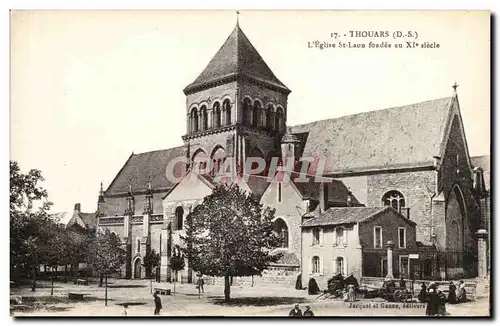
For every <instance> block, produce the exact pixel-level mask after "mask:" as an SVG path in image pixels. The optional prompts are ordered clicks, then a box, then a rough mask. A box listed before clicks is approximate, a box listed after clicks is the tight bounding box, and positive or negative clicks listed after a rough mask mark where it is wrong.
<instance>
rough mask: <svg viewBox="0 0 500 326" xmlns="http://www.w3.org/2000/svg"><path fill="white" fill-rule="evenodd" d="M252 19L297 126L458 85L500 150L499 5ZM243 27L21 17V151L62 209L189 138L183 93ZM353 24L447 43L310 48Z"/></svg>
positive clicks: (88, 15)
mask: <svg viewBox="0 0 500 326" xmlns="http://www.w3.org/2000/svg"><path fill="white" fill-rule="evenodd" d="M239 19H240V26H241V28H242V30H243V31H244V32H245V34H246V35H247V36H248V38H249V39H250V41H251V42H252V44H253V45H254V46H255V48H256V49H257V50H258V51H259V53H260V54H261V56H262V57H263V58H264V60H265V61H266V63H267V64H268V65H269V66H270V68H271V69H272V70H273V72H274V73H275V75H276V76H277V77H278V78H279V79H280V80H281V81H282V82H283V83H284V84H285V85H287V86H288V88H290V89H291V90H292V93H291V94H290V96H289V99H288V124H289V125H294V124H302V123H306V122H310V121H314V120H319V119H326V118H333V117H339V116H343V115H348V114H354V113H359V112H365V111H371V110H378V109H384V108H388V107H394V106H400V105H405V104H411V103H415V102H420V101H426V100H431V99H435V98H441V97H445V96H450V95H451V94H452V87H451V86H452V85H453V83H454V82H455V81H456V82H457V83H458V84H459V85H460V86H459V88H458V94H459V101H460V106H461V112H462V117H463V121H464V125H465V132H466V136H467V141H468V146H469V151H470V154H471V156H476V155H484V154H489V148H490V141H489V140H490V129H489V125H490V114H489V113H490V102H489V99H490V79H489V78H490V77H489V76H490V61H489V55H490V52H489V46H490V45H489V39H490V36H489V20H488V19H489V16H488V13H478V12H476V13H474V12H469V13H465V12H460V13H450V12H448V13H446V12H438V13H431V12H426V13H418V12H411V13H408V12H407V13H401V12H385V13H380V12H379V13H377V12H357V13H353V12H347V11H344V12H328V11H324V12H314V11H308V12H294V11H284V12H277V11H268V12H247V11H243V12H241V15H240V18H239ZM235 21H236V14H235V13H234V12H233V11H213V12H200V11H195V12H168V11H157V12H151V11H141V12H132V11H129V12H84V11H80V12H76V11H75V12H63V11H58V12H16V13H13V15H12V20H11V63H12V66H11V152H10V153H11V159H14V160H17V161H19V163H20V165H21V169H22V170H24V171H27V170H28V169H30V168H37V169H40V170H42V172H43V175H44V176H45V178H46V182H45V186H46V188H47V189H48V191H49V196H50V199H51V200H52V201H53V202H54V204H55V205H54V207H53V211H55V212H61V211H71V210H72V209H73V205H74V203H76V202H80V203H82V210H83V211H85V212H94V211H95V210H96V207H97V206H96V202H97V196H98V191H99V183H100V182H101V181H102V182H104V186H105V187H107V186H108V185H109V183H110V182H111V181H112V180H113V178H114V177H115V175H116V174H117V173H118V171H119V170H120V168H121V167H122V166H123V164H124V163H125V161H126V160H127V158H128V157H129V155H130V154H131V153H132V152H134V153H141V152H146V151H151V150H157V149H165V148H169V147H173V146H178V145H181V144H182V140H181V135H183V134H184V133H185V132H186V130H185V126H186V124H185V96H184V94H183V93H182V89H183V88H184V87H185V86H186V85H188V84H189V83H191V82H192V81H193V80H194V79H195V78H196V77H197V76H198V74H199V73H201V71H202V70H203V68H205V66H206V65H207V64H208V62H209V61H210V59H211V58H212V56H213V55H214V54H215V53H216V52H217V50H218V49H219V48H220V46H221V45H222V44H223V42H224V41H225V40H226V38H227V36H228V35H229V34H230V33H231V31H232V30H233V28H234V25H235ZM351 30H352V31H356V30H359V31H363V30H367V31H368V30H369V31H373V30H377V31H379V30H387V31H389V32H391V33H392V32H393V31H397V30H402V31H406V30H410V31H417V32H418V34H419V39H418V40H417V42H424V41H426V40H427V41H431V42H437V43H439V44H440V48H439V49H359V50H355V49H324V50H319V49H310V48H308V46H307V42H308V41H315V40H319V41H329V40H330V39H329V35H330V33H333V32H338V33H340V34H341V35H343V34H344V33H348V32H349V31H351ZM385 40H387V41H389V42H391V43H394V40H393V39H392V38H389V39H385ZM345 41H349V40H347V39H345ZM350 41H351V42H357V40H355V39H351V40H350ZM366 41H367V40H366V39H364V40H362V39H361V42H366ZM374 41H376V42H382V41H383V40H382V39H380V40H377V39H376V40H374Z"/></svg>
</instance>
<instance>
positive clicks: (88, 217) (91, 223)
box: [66, 211, 97, 229]
mask: <svg viewBox="0 0 500 326" xmlns="http://www.w3.org/2000/svg"><path fill="white" fill-rule="evenodd" d="M82 222H83V224H84V225H82ZM74 224H78V225H80V226H81V227H86V228H87V229H95V228H96V227H97V218H96V215H95V213H82V212H77V211H75V212H74V213H73V216H72V217H71V219H70V220H69V221H68V223H67V224H66V226H67V227H68V226H72V225H74Z"/></svg>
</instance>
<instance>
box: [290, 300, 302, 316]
mask: <svg viewBox="0 0 500 326" xmlns="http://www.w3.org/2000/svg"><path fill="white" fill-rule="evenodd" d="M288 316H290V317H297V316H302V310H300V309H299V304H298V303H296V304H295V306H294V307H293V309H292V310H290V313H289V314H288Z"/></svg>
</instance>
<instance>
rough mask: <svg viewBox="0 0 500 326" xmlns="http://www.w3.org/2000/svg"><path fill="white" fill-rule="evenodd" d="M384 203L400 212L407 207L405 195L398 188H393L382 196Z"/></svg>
mask: <svg viewBox="0 0 500 326" xmlns="http://www.w3.org/2000/svg"><path fill="white" fill-rule="evenodd" d="M382 204H383V205H384V206H391V207H392V208H394V209H395V210H397V211H398V212H401V209H402V208H403V207H405V205H406V203H405V197H404V196H403V195H402V194H401V193H400V192H399V191H397V190H391V191H388V192H386V193H385V195H384V196H383V197H382Z"/></svg>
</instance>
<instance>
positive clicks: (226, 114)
mask: <svg viewBox="0 0 500 326" xmlns="http://www.w3.org/2000/svg"><path fill="white" fill-rule="evenodd" d="M222 110H223V111H224V119H225V121H224V123H225V124H226V125H230V124H231V103H229V100H224V102H223V103H222Z"/></svg>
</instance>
